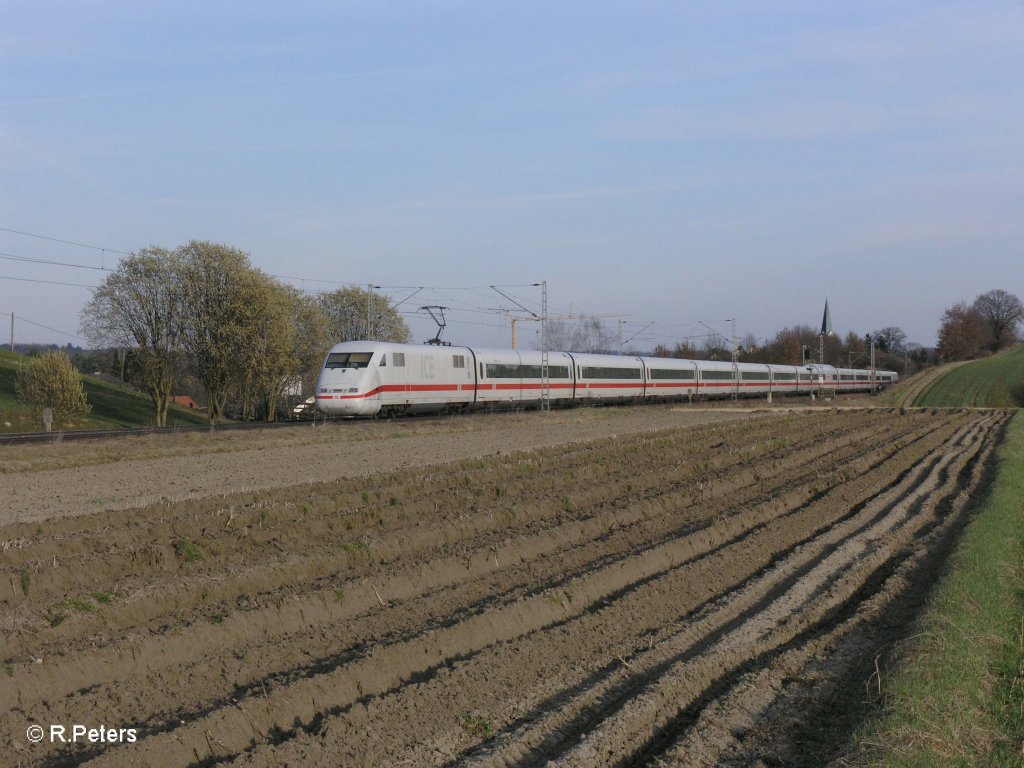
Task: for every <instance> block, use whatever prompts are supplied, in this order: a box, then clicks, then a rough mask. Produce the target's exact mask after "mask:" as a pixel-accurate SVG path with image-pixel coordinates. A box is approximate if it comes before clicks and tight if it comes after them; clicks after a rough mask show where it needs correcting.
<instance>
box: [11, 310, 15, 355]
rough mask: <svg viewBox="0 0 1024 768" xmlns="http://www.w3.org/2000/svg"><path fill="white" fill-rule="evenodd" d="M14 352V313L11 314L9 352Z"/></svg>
mask: <svg viewBox="0 0 1024 768" xmlns="http://www.w3.org/2000/svg"><path fill="white" fill-rule="evenodd" d="M13 351H14V313H13V312H11V352H13Z"/></svg>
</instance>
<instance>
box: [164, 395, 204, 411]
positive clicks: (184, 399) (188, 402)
mask: <svg viewBox="0 0 1024 768" xmlns="http://www.w3.org/2000/svg"><path fill="white" fill-rule="evenodd" d="M171 402H173V403H177V404H178V405H183V406H185V407H186V408H198V407H199V403H197V402H196V401H195V400H193V399H192V398H191V397H190V396H189V395H171Z"/></svg>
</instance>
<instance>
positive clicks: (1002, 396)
mask: <svg viewBox="0 0 1024 768" xmlns="http://www.w3.org/2000/svg"><path fill="white" fill-rule="evenodd" d="M911 405H912V406H914V407H922V408H959V407H964V406H977V407H982V408H1020V407H1024V346H1018V347H1014V348H1012V349H1009V350H1006V351H1005V352H1001V353H1000V354H998V355H993V356H992V357H988V358H985V359H984V360H975V361H973V362H970V363H967V364H966V365H962V366H960V367H959V368H955V369H953V370H951V371H950V372H949V373H947V374H946V375H945V376H942V377H941V378H939V379H936V381H935V382H934V383H933V384H932V385H931V386H930V387H928V388H927V389H925V390H924V391H923V392H921V394H920V395H918V396H917V398H915V400H914V402H913V403H911Z"/></svg>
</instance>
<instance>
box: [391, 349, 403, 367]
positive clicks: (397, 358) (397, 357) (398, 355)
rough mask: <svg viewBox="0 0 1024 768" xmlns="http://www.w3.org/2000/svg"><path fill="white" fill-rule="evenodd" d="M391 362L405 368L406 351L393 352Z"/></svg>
mask: <svg viewBox="0 0 1024 768" xmlns="http://www.w3.org/2000/svg"><path fill="white" fill-rule="evenodd" d="M391 364H392V365H394V366H395V367H396V368H405V352H395V353H394V354H392V355H391Z"/></svg>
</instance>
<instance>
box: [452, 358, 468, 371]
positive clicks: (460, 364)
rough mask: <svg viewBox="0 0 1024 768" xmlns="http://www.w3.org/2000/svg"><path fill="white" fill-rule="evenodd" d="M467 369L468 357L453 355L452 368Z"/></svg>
mask: <svg viewBox="0 0 1024 768" xmlns="http://www.w3.org/2000/svg"><path fill="white" fill-rule="evenodd" d="M465 367H466V356H465V355H452V368H465Z"/></svg>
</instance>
